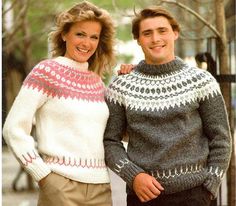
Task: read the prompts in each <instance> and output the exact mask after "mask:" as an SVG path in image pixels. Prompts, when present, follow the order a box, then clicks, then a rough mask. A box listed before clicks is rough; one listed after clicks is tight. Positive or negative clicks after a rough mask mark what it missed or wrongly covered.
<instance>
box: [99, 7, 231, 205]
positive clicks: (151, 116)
mask: <svg viewBox="0 0 236 206" xmlns="http://www.w3.org/2000/svg"><path fill="white" fill-rule="evenodd" d="M179 32H180V28H179V25H178V23H177V21H176V20H175V19H174V18H173V17H172V15H171V14H170V13H169V12H168V11H167V10H165V9H164V8H161V7H150V8H147V9H143V10H142V11H141V12H140V13H139V14H138V15H137V16H136V17H135V18H134V20H133V22H132V33H133V36H134V39H136V40H137V42H138V44H139V45H140V46H141V48H142V50H143V52H144V56H145V60H143V61H141V62H140V63H139V64H138V65H137V66H136V67H135V69H134V70H133V71H132V72H131V73H130V74H128V75H121V76H118V77H116V78H115V79H114V81H113V82H112V83H111V84H110V86H109V88H108V90H107V94H106V101H107V104H108V107H109V110H110V117H109V119H108V123H107V128H106V131H105V136H104V144H105V156H106V163H107V165H108V166H109V167H110V168H111V169H112V170H113V171H114V172H116V173H117V174H118V175H119V176H120V177H121V178H122V179H123V180H124V181H126V183H127V205H128V206H139V205H140V206H141V205H161V206H185V205H186V206H207V205H210V202H211V199H212V198H215V197H216V195H217V190H218V188H219V186H220V183H221V180H222V177H223V175H224V174H225V173H226V170H227V167H228V165H229V160H230V153H231V144H232V143H231V136H230V129H229V124H228V120H227V114H226V109H225V104H224V101H223V97H222V95H221V92H220V88H219V86H218V84H217V82H216V81H215V79H214V78H213V77H212V75H210V73H208V72H206V71H204V70H200V69H198V68H193V67H190V66H188V65H187V64H185V63H184V62H183V60H182V59H180V58H178V57H176V56H175V54H174V45H175V40H177V39H178V36H179ZM125 132H127V134H128V136H129V142H128V149H127V152H126V150H125V148H124V146H123V144H122V142H121V141H122V137H123V134H124V133H125Z"/></svg>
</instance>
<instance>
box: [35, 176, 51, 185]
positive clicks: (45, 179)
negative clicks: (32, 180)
mask: <svg viewBox="0 0 236 206" xmlns="http://www.w3.org/2000/svg"><path fill="white" fill-rule="evenodd" d="M50 174H52V173H49V174H48V175H47V176H46V177H44V178H43V179H41V180H39V182H38V185H39V187H42V186H43V185H44V184H45V182H46V181H47V177H48V176H49V175H50Z"/></svg>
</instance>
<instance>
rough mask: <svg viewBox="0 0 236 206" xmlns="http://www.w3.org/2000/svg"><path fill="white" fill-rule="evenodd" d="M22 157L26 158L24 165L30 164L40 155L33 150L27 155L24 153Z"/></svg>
mask: <svg viewBox="0 0 236 206" xmlns="http://www.w3.org/2000/svg"><path fill="white" fill-rule="evenodd" d="M22 157H23V159H24V160H25V161H24V162H23V165H24V166H28V164H31V163H32V162H33V160H36V159H37V158H39V157H40V156H39V155H38V154H37V153H36V152H35V151H33V152H32V153H31V154H30V153H29V152H27V154H26V155H22Z"/></svg>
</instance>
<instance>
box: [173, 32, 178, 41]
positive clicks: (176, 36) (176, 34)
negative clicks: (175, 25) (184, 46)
mask: <svg viewBox="0 0 236 206" xmlns="http://www.w3.org/2000/svg"><path fill="white" fill-rule="evenodd" d="M174 34H175V38H174V39H175V40H177V39H178V38H179V32H178V31H174Z"/></svg>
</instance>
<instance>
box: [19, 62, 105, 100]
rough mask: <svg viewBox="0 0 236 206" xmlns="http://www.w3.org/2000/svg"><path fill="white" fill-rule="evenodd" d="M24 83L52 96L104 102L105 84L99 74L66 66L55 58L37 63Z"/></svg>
mask: <svg viewBox="0 0 236 206" xmlns="http://www.w3.org/2000/svg"><path fill="white" fill-rule="evenodd" d="M23 85H24V86H26V87H28V88H30V87H31V88H33V89H37V90H38V91H43V93H44V94H47V96H51V97H57V98H62V97H63V98H65V99H67V98H72V99H74V98H76V99H82V100H87V101H97V102H104V91H105V86H104V84H103V82H102V81H101V78H100V77H99V76H98V75H96V74H95V73H94V72H92V71H80V70H77V69H74V68H71V67H66V66H64V65H61V64H59V63H58V62H56V61H54V60H45V61H42V62H40V63H39V64H38V65H36V66H35V67H34V68H33V70H32V71H31V73H30V74H29V75H28V77H27V78H26V79H25V81H24V83H23Z"/></svg>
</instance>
